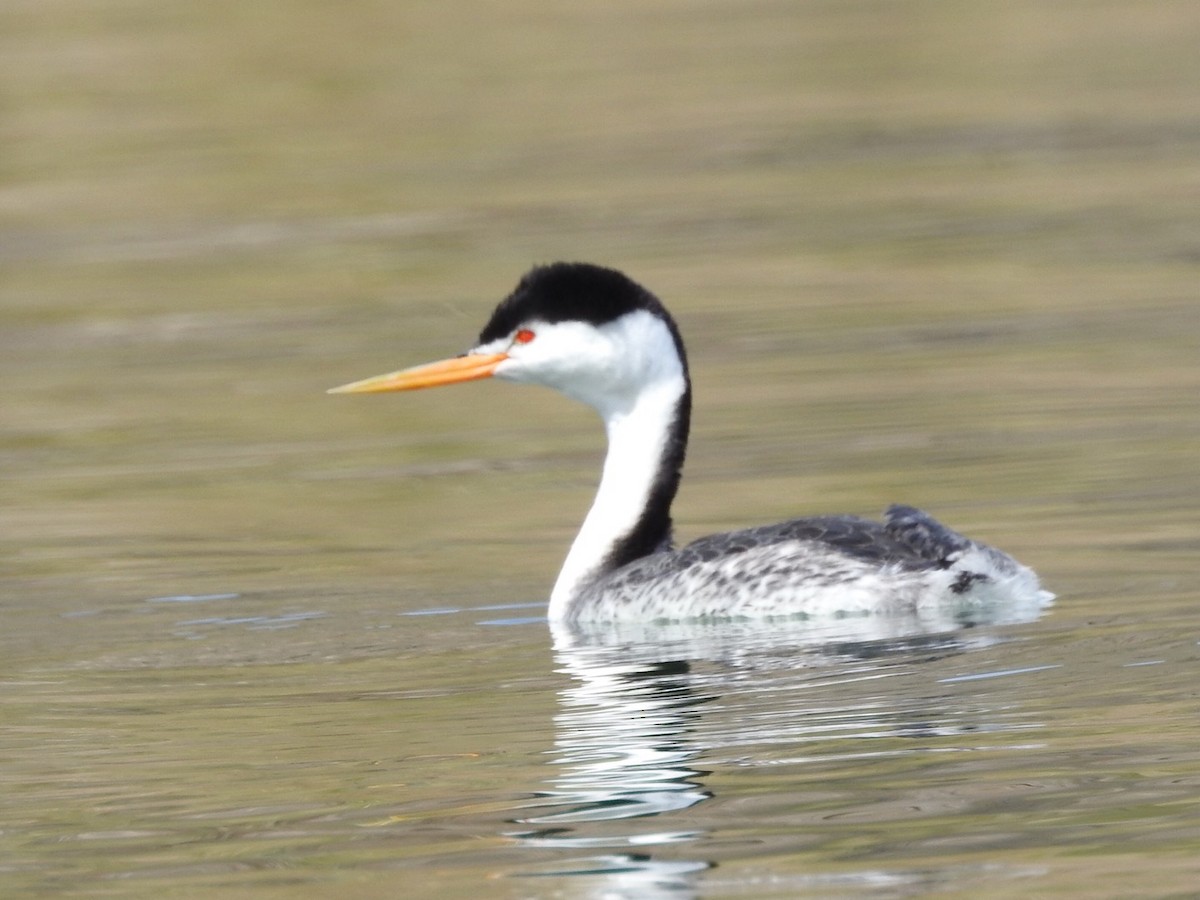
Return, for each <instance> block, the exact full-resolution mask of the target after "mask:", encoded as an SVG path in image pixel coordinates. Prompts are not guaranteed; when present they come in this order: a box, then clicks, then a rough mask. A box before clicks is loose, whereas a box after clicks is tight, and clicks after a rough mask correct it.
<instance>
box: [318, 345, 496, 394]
mask: <svg viewBox="0 0 1200 900" xmlns="http://www.w3.org/2000/svg"><path fill="white" fill-rule="evenodd" d="M506 359H508V354H507V353H468V354H467V355H466V356H456V357H454V358H453V359H443V360H441V361H439V362H434V363H428V364H427V365H424V366H414V367H413V368H411V369H403V370H401V371H399V372H389V373H388V374H387V375H376V376H375V377H374V378H364V379H363V380H362V381H352V382H351V383H350V384H343V385H342V386H341V387H335V388H330V389H329V391H328V393H330V394H379V393H382V392H384V391H415V390H418V389H419V388H427V387H437V386H438V385H440V384H457V383H458V382H460V381H476V380H478V379H480V378H490V377H491V376H492V373H493V372H495V371H496V366H498V365H500V363H502V362H504V360H506Z"/></svg>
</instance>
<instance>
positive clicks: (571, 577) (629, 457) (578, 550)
mask: <svg viewBox="0 0 1200 900" xmlns="http://www.w3.org/2000/svg"><path fill="white" fill-rule="evenodd" d="M690 402H691V396H690V391H689V388H688V383H687V376H686V374H685V372H684V371H683V370H682V368H677V369H676V371H675V372H672V373H671V374H670V375H669V376H665V377H662V378H660V379H659V380H657V381H656V382H655V383H653V384H652V385H650V386H649V387H647V388H644V389H643V390H642V391H641V392H640V393H639V394H638V395H637V396H636V397H635V398H634V399H633V402H632V403H631V404H630V405H628V407H627V408H623V409H609V410H606V411H601V414H602V415H603V416H604V426H605V430H606V431H607V433H608V454H607V455H606V456H605V458H604V471H603V474H602V475H601V477H600V487H599V488H598V489H597V491H596V499H595V500H594V501H593V502H592V508H591V510H590V511H589V512H588V514H587V518H586V519H585V520H584V522H583V527H582V528H581V529H580V530H579V534H578V535H577V536H576V538H575V542H574V543H573V544H572V545H571V551H570V553H568V554H567V559H566V562H564V563H563V567H562V571H561V572H559V575H558V581H557V582H555V585H554V591H553V592H552V593H551V595H550V609H549V617H550V619H552V620H555V619H563V618H566V617H567V614H568V609H569V607H570V604H571V601H572V599H573V598H575V597H577V596H578V595H579V593H580V592H581V591H583V590H584V589H585V588H586V587H587V586H588V585H589V584H590V583H591V582H593V581H594V580H596V579H597V578H599V577H601V576H603V575H604V574H606V573H607V572H609V571H612V570H613V569H614V568H619V567H620V566H622V565H625V564H626V563H628V562H630V561H631V560H632V559H636V558H638V557H640V556H644V555H645V554H646V553H649V552H653V551H654V550H656V549H660V548H663V547H664V545H669V542H670V505H671V500H672V499H674V496H675V490H676V488H677V487H678V484H679V468H680V466H682V464H683V453H684V449H685V447H686V444H687V428H688V418H689V414H690Z"/></svg>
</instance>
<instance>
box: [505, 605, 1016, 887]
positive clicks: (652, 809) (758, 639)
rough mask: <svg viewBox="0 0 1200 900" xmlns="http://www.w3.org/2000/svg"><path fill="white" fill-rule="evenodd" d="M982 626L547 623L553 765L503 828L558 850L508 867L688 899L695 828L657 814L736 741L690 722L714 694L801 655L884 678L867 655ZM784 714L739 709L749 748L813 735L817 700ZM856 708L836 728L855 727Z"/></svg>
mask: <svg viewBox="0 0 1200 900" xmlns="http://www.w3.org/2000/svg"><path fill="white" fill-rule="evenodd" d="M1031 612H1034V611H1031ZM1035 616H1036V612H1034V614H1033V615H1030V616H1028V617H1027V618H1024V619H1022V618H1019V617H1017V616H1016V615H1015V614H1014V612H1013V611H1012V610H1006V611H1005V612H1004V615H1002V616H997V617H995V618H998V619H1000V620H1002V621H1003V622H1005V623H1009V622H1014V621H1027V620H1028V618H1033V617H1035ZM983 624H994V622H993V620H991V619H989V618H988V617H986V616H977V617H975V618H973V619H972V618H964V617H961V616H959V617H956V618H953V619H941V618H939V619H937V620H936V621H931V620H928V619H925V620H922V619H917V618H901V617H879V616H874V617H864V618H861V619H842V620H836V621H832V622H829V621H825V622H819V623H817V622H756V623H752V622H723V623H708V624H669V625H646V626H638V627H630V626H624V627H613V626H608V625H605V626H601V627H599V628H580V627H578V626H563V625H560V624H553V625H552V629H553V632H554V642H555V644H554V646H555V657H556V660H557V662H558V664H559V670H560V671H561V672H563V673H565V674H568V675H569V676H570V677H571V679H572V681H571V684H570V685H569V686H567V687H565V688H563V689H562V690H561V691H560V695H559V705H560V709H559V712H558V714H557V715H556V716H555V733H556V737H555V746H554V750H553V751H552V765H553V766H554V768H555V774H554V776H553V777H552V779H551V785H552V786H551V788H550V789H548V790H544V791H541V792H538V793H537V794H536V795H535V796H536V799H535V800H534V802H532V803H531V804H530V805H529V806H528V807H526V808H525V809H524V810H523V811H522V814H521V815H520V817H519V818H515V819H513V820H512V821H513V822H514V823H515V824H518V825H520V826H522V828H521V829H520V830H516V831H512V832H508V833H507V835H506V836H507V837H509V838H514V839H516V841H517V842H518V844H519V845H520V846H522V847H525V848H531V849H532V848H536V849H539V850H546V849H558V850H564V851H568V855H567V858H565V859H559V860H556V861H554V862H551V863H547V864H544V865H540V866H531V867H527V868H524V869H522V870H521V871H520V872H518V873H516V874H517V875H519V876H524V877H538V876H541V877H554V876H559V877H561V876H579V875H585V876H590V877H589V878H588V879H586V880H581V882H580V883H579V884H578V885H577V887H578V890H579V891H580V896H597V897H600V896H603V897H616V898H624V897H628V898H673V900H679V898H687V897H692V896H695V894H696V892H697V890H698V878H699V875H700V873H702V872H704V871H705V870H707V869H709V868H711V867H712V866H713V865H715V862H714V861H713V860H709V859H705V858H702V857H701V856H699V855H696V854H687V853H686V852H685V853H684V854H683V858H681V855H680V851H679V849H678V847H679V845H686V844H689V843H694V842H698V841H700V840H701V839H702V838H704V837H705V834H706V832H705V830H704V829H700V828H694V827H693V828H688V827H679V825H678V824H676V827H663V826H664V825H665V824H666V823H665V822H664V821H663V820H661V819H659V818H658V817H660V816H668V817H679V816H680V814H682V813H684V811H685V810H689V809H691V808H693V807H696V806H698V805H699V804H702V803H703V802H704V801H706V800H708V799H710V798H711V797H712V796H713V794H712V792H711V791H710V790H709V789H708V788H707V787H706V786H705V783H704V782H705V778H706V777H707V776H708V775H709V774H710V772H709V771H706V770H704V769H703V768H701V767H699V766H698V765H697V764H696V762H695V760H696V759H697V757H699V756H700V755H701V754H702V753H704V752H705V751H707V750H712V749H713V747H714V746H717V745H723V746H728V745H729V744H731V743H734V742H735V741H734V740H731V736H730V735H729V734H728V733H726V734H724V735H723V736H722V735H721V732H722V728H721V726H720V725H718V726H717V727H715V728H712V727H710V728H708V729H705V728H703V727H702V726H703V725H704V724H705V720H706V717H711V714H712V713H713V712H714V711H717V710H719V709H720V705H719V704H716V703H715V701H717V700H718V699H719V698H720V696H721V695H722V694H724V693H726V692H728V693H730V694H733V693H736V694H744V695H747V696H750V695H758V694H763V693H770V692H773V691H782V690H784V689H785V688H786V687H787V686H788V685H787V684H786V683H785V681H781V680H780V679H779V677H778V676H779V675H780V673H783V674H785V675H786V674H787V673H789V672H792V671H794V670H799V669H811V668H812V667H814V666H821V667H830V666H833V665H834V664H837V668H836V669H834V670H833V671H836V673H837V675H836V677H837V678H838V680H839V681H841V680H845V681H856V680H870V679H874V678H879V677H886V676H885V675H884V674H883V673H882V672H881V671H880V669H879V666H878V665H877V663H876V660H877V659H878V658H895V657H896V656H897V655H899V654H911V653H913V652H915V651H920V652H921V653H928V652H930V651H933V652H936V653H937V654H938V655H945V654H946V653H960V652H963V651H964V650H967V649H970V648H975V647H980V646H989V645H991V644H993V643H995V639H994V638H993V637H991V636H989V635H987V634H986V633H985V632H981V631H974V630H971V629H970V628H969V627H967V626H973V625H983ZM847 661H849V662H850V663H851V664H850V665H847ZM698 666H699V667H700V668H698ZM810 683H811V682H810ZM889 709H890V711H891V712H896V710H895V709H894V708H891V707H889ZM761 712H762V711H761V710H760V711H759V713H760V714H761ZM774 712H778V710H774ZM791 712H792V718H793V720H792V721H790V722H789V723H786V724H785V723H783V722H780V721H778V720H776V721H775V722H774V723H773V726H772V723H771V722H770V721H769V720H767V719H760V718H759V717H758V714H752V715H750V716H747V717H744V718H741V719H739V721H740V723H741V726H740V727H743V728H744V729H745V730H746V731H747V733H748V734H750V733H752V735H753V742H754V743H755V744H757V745H760V746H761V745H762V744H764V743H774V742H776V741H781V740H785V741H788V742H796V743H803V742H804V740H806V739H807V740H813V739H814V734H817V735H820V732H821V731H822V730H823V727H824V726H822V725H821V724H820V723H819V722H818V721H814V719H820V718H821V717H820V713H819V711H816V710H806V711H805V712H803V713H800V714H797V713H796V711H795V710H792V711H791ZM810 712H813V713H816V715H814V716H812V717H810V716H809V713H810ZM840 712H841V713H843V714H846V715H851V714H852V712H853V711H848V710H845V709H843V710H840ZM862 712H863V710H861V709H860V710H858V714H857V716H856V717H854V716H852V717H853V718H855V721H854V722H852V723H850V725H848V726H847V727H854V728H855V729H859V730H861V729H862V727H863V725H864V722H863V720H862ZM797 715H798V716H799V720H796V717H797ZM723 718H727V717H723ZM885 718H887V717H885ZM709 724H710V725H711V724H712V723H709ZM724 725H725V728H728V727H730V725H729V723H727V722H726V723H724ZM826 725H828V723H826ZM834 727H836V725H835V726H834ZM882 727H884V728H885V729H886V730H889V731H890V733H891V734H892V735H896V734H905V733H907V734H909V735H912V736H919V735H921V734H922V733H926V732H927V731H928V730H929V728H930V726H929V724H927V723H925V722H920V721H915V722H909V721H907V720H905V719H904V717H903V714H901V717H900V720H899V721H894V722H889V723H888V724H887V725H884V726H882ZM753 762H754V761H752V760H751V761H744V762H743V763H740V764H747V763H749V764H753ZM685 818H686V817H685ZM672 845H674V846H675V847H676V848H677V849H674V850H672V851H671V852H670V858H659V857H658V856H657V855H655V848H665V847H668V846H672ZM699 846H702V845H700V844H697V847H699ZM580 851H584V852H583V853H582V854H580ZM586 851H600V852H598V853H596V854H595V855H592V854H588V853H587V852H586ZM603 851H608V852H603ZM689 856H693V857H694V858H688V857H689Z"/></svg>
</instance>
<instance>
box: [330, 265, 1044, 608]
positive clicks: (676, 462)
mask: <svg viewBox="0 0 1200 900" xmlns="http://www.w3.org/2000/svg"><path fill="white" fill-rule="evenodd" d="M489 377H496V378H502V379H505V380H508V381H521V382H532V383H534V384H543V385H546V386H547V387H551V388H554V389H555V390H558V391H561V392H562V393H564V394H566V395H567V396H568V397H572V398H574V399H576V400H579V401H582V402H583V403H586V404H588V405H589V406H591V407H592V408H593V409H595V410H596V411H597V412H598V413H599V414H600V417H601V418H602V419H603V420H604V427H605V429H606V431H607V434H608V454H607V456H606V458H605V460H604V471H603V474H602V476H601V479H600V487H599V489H598V490H597V493H596V499H595V501H594V502H593V503H592V508H591V510H590V511H589V512H588V514H587V518H586V519H585V520H584V523H583V527H582V528H581V529H580V531H579V535H578V536H577V537H576V538H575V542H574V543H573V544H572V546H571V550H570V552H569V553H568V554H567V559H566V562H565V563H564V564H563V567H562V571H561V572H560V573H559V576H558V580H557V582H556V583H555V585H554V590H553V592H552V593H551V596H550V609H549V616H550V618H551V619H552V620H557V621H567V622H573V621H579V622H587V621H592V622H597V621H640V622H650V621H656V620H686V619H713V618H741V617H754V618H761V617H774V616H779V617H783V616H803V617H813V616H830V615H847V614H865V613H888V612H896V613H901V612H904V613H911V612H913V611H915V610H920V609H921V608H935V607H938V608H944V607H945V606H946V605H948V604H951V605H958V606H962V607H964V608H967V609H970V608H973V607H978V606H985V605H986V606H992V605H994V604H998V603H1001V604H1002V603H1009V602H1011V603H1014V604H1030V603H1035V604H1044V603H1047V602H1049V600H1050V599H1052V597H1053V595H1052V594H1048V593H1046V592H1044V591H1042V590H1041V589H1040V588H1039V586H1038V580H1037V576H1036V575H1034V573H1033V572H1032V571H1031V570H1029V569H1028V568H1026V567H1025V566H1022V565H1021V564H1020V563H1018V562H1017V561H1016V560H1014V559H1013V558H1012V557H1010V556H1008V555H1007V554H1004V553H1002V552H1000V551H999V550H996V549H994V548H992V547H989V546H987V545H985V544H981V543H978V542H976V541H973V540H970V539H969V538H966V537H963V536H962V535H960V534H958V533H957V532H954V531H951V530H950V529H949V528H947V527H945V526H944V525H942V524H941V523H940V522H938V521H937V520H936V519H934V518H933V517H932V516H929V515H927V514H926V513H923V512H921V511H919V510H916V509H913V508H912V507H908V506H893V507H891V508H890V509H888V511H887V513H886V514H885V516H884V521H883V522H882V523H880V522H874V521H870V520H868V519H861V518H858V517H855V516H822V517H817V518H802V519H793V520H791V521H788V522H781V523H779V524H776V525H765V526H762V527H759V528H751V529H747V530H745V531H734V532H729V533H727V534H715V535H710V536H709V537H704V538H700V539H699V540H697V541H694V542H693V543H691V544H688V545H687V546H685V547H683V548H682V549H679V550H675V549H673V545H672V534H671V515H670V513H671V501H672V500H674V498H675V492H676V490H677V489H678V487H679V477H680V470H681V469H682V467H683V457H684V452H685V451H686V448H687V439H688V422H689V419H690V415H691V408H692V391H691V383H690V381H689V380H688V367H687V357H686V355H685V353H684V349H683V341H682V339H681V338H680V336H679V329H678V327H677V326H676V324H675V321H674V319H672V318H671V316H670V314H669V313H668V312H667V311H666V309H664V308H663V306H662V304H661V303H660V302H659V301H658V299H657V298H655V297H654V295H653V294H651V293H650V292H649V291H647V290H646V289H645V288H643V287H641V286H640V285H638V284H636V283H635V282H633V281H632V280H630V279H629V278H627V277H626V276H625V275H623V274H622V273H620V272H617V271H614V270H612V269H605V268H601V267H599V266H593V265H587V264H582V263H555V264H553V265H548V266H540V267H537V268H534V269H533V270H531V271H530V272H529V273H528V274H526V275H525V277H524V278H522V279H521V282H520V283H519V284H518V285H517V287H516V289H515V290H514V291H513V292H512V293H511V294H510V295H509V296H508V297H507V298H506V299H504V300H503V301H502V302H501V303H500V305H499V306H498V307H497V308H496V311H495V312H494V313H492V318H491V320H490V321H489V322H488V323H487V325H486V326H484V329H483V331H482V332H481V333H480V335H479V341H478V343H477V344H476V346H475V347H474V348H473V349H471V350H469V351H467V352H466V353H464V354H462V355H461V356H456V357H454V358H452V359H447V360H443V361H441V362H435V363H430V364H428V365H423V366H417V367H415V368H411V369H405V370H403V371H400V372H393V373H390V374H387V375H379V376H377V377H374V378H368V379H365V380H363V381H356V382H354V383H352V384H347V385H343V386H342V387H338V388H334V389H333V390H332V391H331V393H374V392H380V391H405V390H414V389H417V388H425V387H434V386H436V385H443V384H454V383H456V382H460V381H473V380H475V379H480V378H489Z"/></svg>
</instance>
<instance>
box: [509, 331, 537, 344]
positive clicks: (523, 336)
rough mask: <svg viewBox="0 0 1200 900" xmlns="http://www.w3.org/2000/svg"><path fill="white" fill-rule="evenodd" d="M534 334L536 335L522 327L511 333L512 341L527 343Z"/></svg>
mask: <svg viewBox="0 0 1200 900" xmlns="http://www.w3.org/2000/svg"><path fill="white" fill-rule="evenodd" d="M536 336H537V335H535V334H534V333H533V332H532V331H530V330H529V329H528V328H522V329H521V330H520V331H518V332H517V333H516V334H514V335H513V343H514V344H528V343H529V342H530V341H532V340H533V339H534V338H535V337H536Z"/></svg>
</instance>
